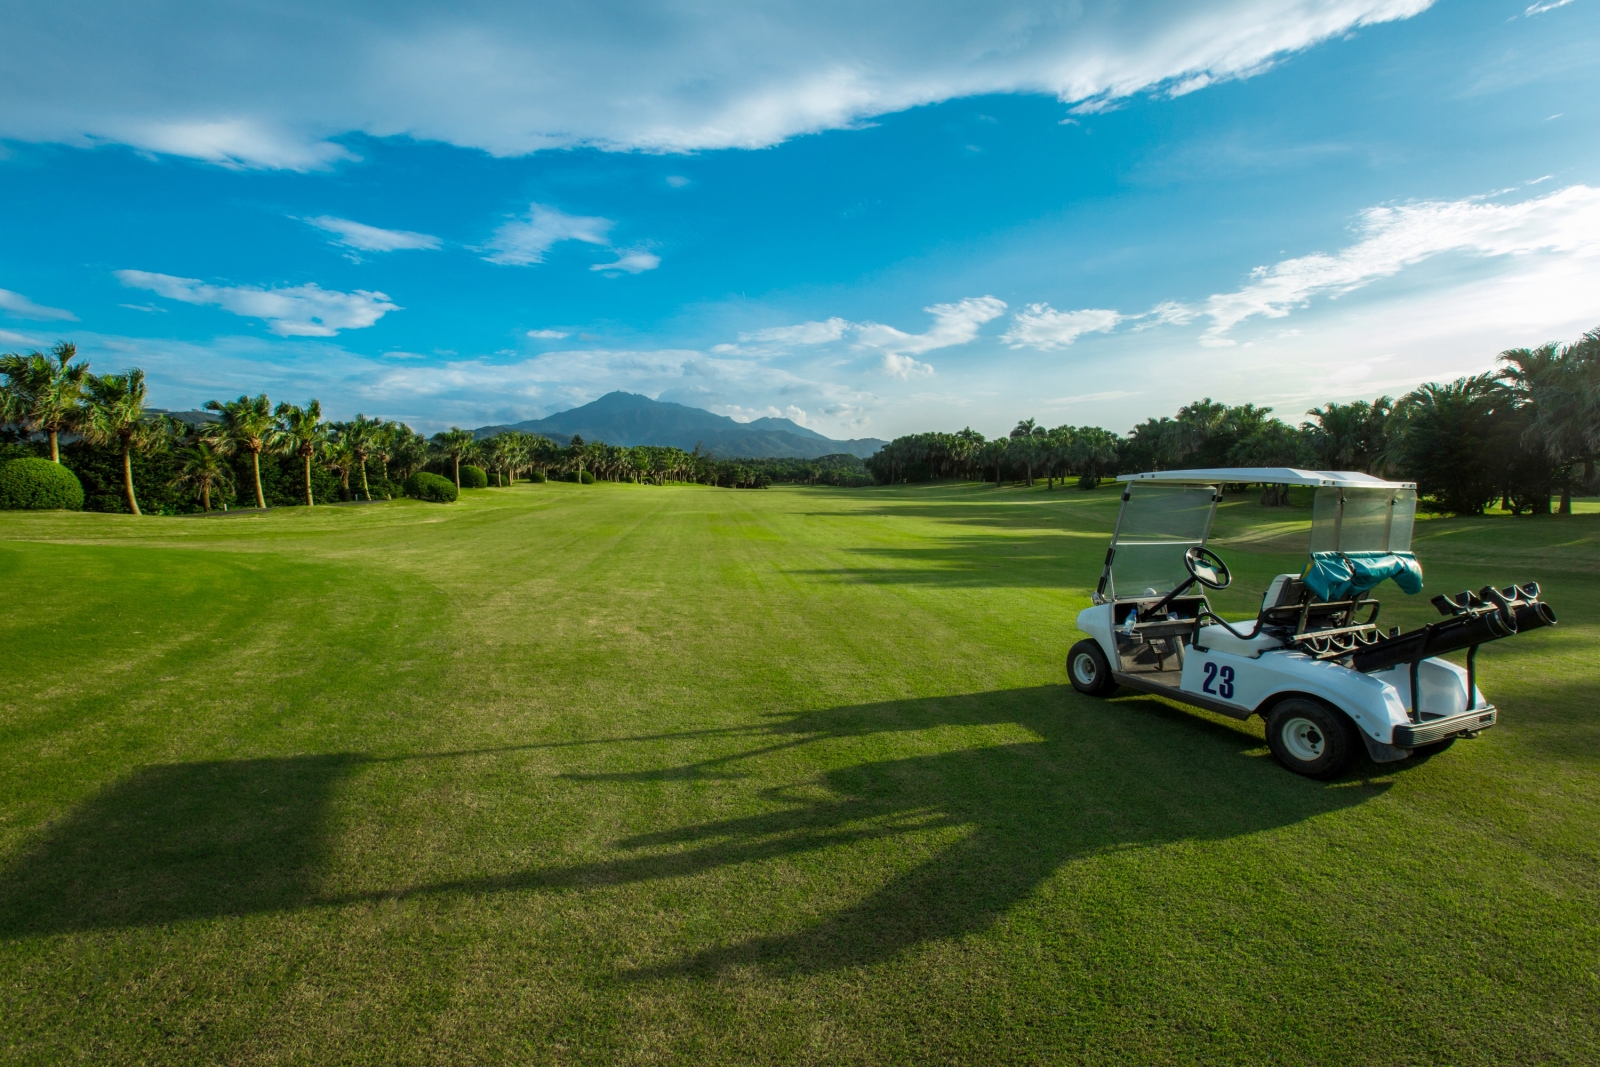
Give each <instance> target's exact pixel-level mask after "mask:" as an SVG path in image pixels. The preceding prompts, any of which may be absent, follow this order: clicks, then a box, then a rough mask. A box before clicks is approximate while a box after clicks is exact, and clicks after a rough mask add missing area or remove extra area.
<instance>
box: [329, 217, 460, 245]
mask: <svg viewBox="0 0 1600 1067" xmlns="http://www.w3.org/2000/svg"><path fill="white" fill-rule="evenodd" d="M305 221H306V222H308V223H310V224H311V225H313V226H315V227H316V228H317V229H319V230H323V231H325V232H327V233H331V234H333V235H334V236H335V237H336V238H337V240H335V241H334V242H333V243H334V244H336V245H342V246H343V247H345V248H354V249H356V250H358V251H361V252H402V251H405V250H407V249H413V248H420V249H434V248H438V247H439V238H437V237H434V236H433V235H432V234H426V233H413V232H412V231H410V230H384V229H380V228H379V227H377V226H368V225H367V224H366V223H364V222H354V221H352V220H350V219H340V218H335V217H333V216H332V215H318V216H316V217H315V218H309V219H306V220H305Z"/></svg>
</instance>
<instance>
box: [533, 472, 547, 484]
mask: <svg viewBox="0 0 1600 1067" xmlns="http://www.w3.org/2000/svg"><path fill="white" fill-rule="evenodd" d="M549 480H550V476H549V475H547V474H545V472H544V471H532V472H530V473H529V474H528V481H530V482H547V481H549Z"/></svg>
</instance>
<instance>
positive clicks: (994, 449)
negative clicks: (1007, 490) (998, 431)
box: [978, 437, 1011, 489]
mask: <svg viewBox="0 0 1600 1067" xmlns="http://www.w3.org/2000/svg"><path fill="white" fill-rule="evenodd" d="M1010 444H1011V441H1010V439H1009V438H1006V437H996V438H995V439H994V440H993V441H985V442H984V443H983V446H982V447H981V448H979V450H978V459H979V462H981V463H982V464H983V465H984V466H985V467H990V466H992V467H994V487H995V488H996V489H998V488H1000V464H1002V463H1004V462H1005V459H1006V450H1007V449H1008V448H1009V447H1010Z"/></svg>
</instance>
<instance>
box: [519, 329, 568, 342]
mask: <svg viewBox="0 0 1600 1067" xmlns="http://www.w3.org/2000/svg"><path fill="white" fill-rule="evenodd" d="M528 336H529V337H532V338H533V339H534V340H536V341H559V340H561V339H562V338H563V337H566V336H568V335H567V334H566V333H564V332H563V331H561V330H529V331H528Z"/></svg>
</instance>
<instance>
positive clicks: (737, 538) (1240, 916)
mask: <svg viewBox="0 0 1600 1067" xmlns="http://www.w3.org/2000/svg"><path fill="white" fill-rule="evenodd" d="M1116 499H1117V495H1116V490H1115V489H1114V488H1107V489H1102V490H1100V491H1096V492H1090V493H1085V492H1078V491H1076V490H1059V489H1058V490H1056V491H1054V492H1047V491H1045V490H1044V488H1043V487H1042V486H1041V487H1039V488H1038V489H1034V490H1023V489H1014V490H1013V489H1008V490H996V489H994V488H992V487H990V488H982V487H974V486H970V485H965V486H960V485H941V486H932V487H909V488H906V487H897V488H890V489H864V490H835V489H823V488H815V489H813V488H803V487H785V488H774V489H771V490H766V491H736V490H722V489H711V488H704V487H698V486H668V487H650V486H631V485H612V484H599V485H593V486H577V485H570V484H557V483H550V484H541V485H535V484H523V485H519V486H517V487H515V488H508V489H487V490H479V491H473V492H467V493H463V494H462V499H461V502H460V503H458V504H454V505H432V504H423V503H419V502H415V501H409V500H400V501H393V502H383V503H377V504H372V505H363V506H341V507H319V508H316V509H306V508H280V509H274V510H272V511H269V512H266V513H259V512H253V511H235V512H233V513H230V514H226V515H221V514H213V515H209V516H191V517H181V518H148V517H147V518H144V519H135V518H131V517H128V516H116V515H100V514H82V513H79V514H69V513H43V512H41V513H3V514H0V588H3V589H4V590H5V592H6V596H5V603H6V606H7V611H6V613H5V616H4V619H3V621H0V648H3V650H4V654H3V658H0V1062H4V1063H7V1064H11V1063H15V1064H46V1063H52V1064H53V1063H66V1062H74V1063H75V1062H94V1063H98V1064H122V1063H164V1064H165V1063H174V1064H176V1063H184V1064H187V1063H193V1064H222V1063H226V1064H255V1063H270V1064H333V1063H340V1064H344V1063H360V1064H399V1063H405V1064H432V1063H438V1064H480V1063H498V1062H515V1063H550V1064H568V1063H573V1064H576V1063H594V1064H636V1063H637V1064H654V1063H682V1064H706V1063H789V1062H795V1063H815V1064H843V1063H861V1064H875V1063H888V1062H928V1063H970V1064H995V1063H1076V1062H1083V1063H1140V1064H1154V1063H1198V1062H1216V1063H1264V1064H1266V1063H1270V1064H1278V1063H1284V1064H1350V1063H1384V1064H1430V1063H1450V1064H1466V1063H1482V1064H1507V1063H1573V1064H1580V1063H1594V1062H1596V1061H1600V829H1597V827H1600V774H1597V772H1600V727H1597V725H1596V724H1597V711H1596V706H1597V704H1600V671H1597V669H1596V653H1597V641H1600V610H1597V608H1596V603H1597V600H1600V514H1595V513H1584V514H1579V515H1575V516H1569V517H1553V516H1544V517H1539V518H1520V519H1511V518H1504V517H1500V518H1482V519H1431V520H1425V521H1419V523H1418V526H1417V534H1416V551H1417V554H1418V557H1419V558H1420V560H1421V561H1422V563H1423V565H1424V568H1425V570H1426V581H1427V587H1426V591H1425V592H1424V594H1423V595H1421V596H1417V597H1412V598H1405V597H1403V596H1402V595H1401V594H1400V593H1399V592H1398V590H1396V589H1395V588H1394V587H1393V585H1392V584H1386V585H1385V586H1383V587H1382V588H1380V589H1379V590H1378V591H1377V594H1376V595H1378V596H1380V597H1382V598H1383V600H1384V609H1385V610H1384V616H1383V619H1384V622H1385V623H1386V624H1397V625H1402V626H1405V625H1414V624H1419V623H1421V622H1424V621H1427V620H1428V619H1429V618H1431V617H1435V615H1434V612H1433V609H1432V608H1431V607H1430V606H1429V605H1428V603H1427V599H1426V598H1427V597H1428V596H1431V595H1433V594H1434V593H1439V592H1455V591H1456V590H1458V589H1462V588H1466V587H1469V586H1470V587H1472V588H1477V587H1478V586H1481V585H1483V584H1485V583H1488V582H1493V583H1495V584H1501V585H1503V584H1508V583H1510V582H1512V581H1528V580H1537V581H1539V582H1541V583H1542V584H1543V585H1544V588H1545V598H1546V599H1547V600H1548V601H1549V602H1550V603H1551V604H1552V605H1553V606H1554V608H1555V610H1556V611H1557V612H1558V613H1559V615H1560V619H1561V622H1560V625H1559V626H1558V627H1557V628H1555V629H1547V630H1540V631H1537V632H1535V633H1532V634H1529V635H1526V636H1523V637H1519V638H1515V639H1512V640H1507V641H1502V642H1499V643H1497V644H1492V645H1487V646H1485V647H1484V650H1483V652H1482V654H1481V656H1480V659H1479V667H1480V685H1481V686H1482V687H1483V689H1484V692H1485V693H1486V695H1487V696H1488V698H1489V699H1490V700H1492V701H1494V702H1495V703H1496V704H1497V705H1499V707H1500V709H1501V720H1500V722H1501V725H1500V726H1498V727H1496V728H1495V729H1493V730H1490V731H1488V732H1486V733H1485V734H1484V735H1483V736H1482V737H1480V738H1478V739H1476V740H1471V741H1462V742H1460V743H1458V744H1456V745H1455V746H1454V747H1453V748H1452V749H1450V750H1449V751H1447V752H1444V753H1441V754H1439V755H1437V756H1435V757H1434V758H1432V759H1429V760H1426V761H1416V762H1415V763H1412V762H1409V761H1408V762H1407V763H1402V764H1398V765H1383V766H1378V765H1374V764H1371V763H1368V762H1365V761H1363V762H1361V763H1360V764H1359V765H1358V767H1357V769H1356V771H1355V772H1354V773H1352V774H1351V775H1349V776H1347V777H1345V778H1343V779H1342V780H1339V781H1336V782H1333V783H1321V782H1315V781H1311V780H1307V779H1302V778H1299V777H1296V776H1294V775H1292V774H1289V773H1288V772H1286V771H1284V770H1283V769H1282V768H1280V767H1279V766H1278V765H1277V764H1276V763H1275V762H1274V761H1273V760H1272V758H1271V756H1270V755H1269V754H1268V752H1267V748H1266V745H1265V743H1264V741H1263V740H1262V732H1261V723H1260V720H1259V719H1253V720H1251V721H1250V722H1248V723H1238V722H1234V721H1232V720H1228V719H1224V718H1220V717H1214V716H1210V715H1208V714H1206V713H1203V712H1198V711H1194V710H1184V709H1180V708H1179V707H1178V706H1177V705H1173V704H1168V703H1164V702H1162V701H1160V700H1157V699H1155V698H1152V697H1144V696H1131V695H1124V696H1122V697H1119V698H1118V699H1115V700H1112V701H1109V702H1106V701H1096V700H1092V699H1090V698H1087V697H1083V696H1080V695H1078V694H1077V693H1075V692H1074V691H1073V690H1072V689H1071V687H1070V686H1068V685H1067V684H1066V677H1065V672H1064V670H1063V660H1064V657H1065V654H1066V650H1067V649H1068V647H1070V645H1071V644H1072V643H1073V642H1074V641H1076V640H1077V639H1078V638H1079V637H1080V636H1081V635H1079V634H1078V633H1077V631H1076V629H1075V628H1074V625H1073V623H1074V618H1075V616H1076V614H1077V612H1078V610H1079V609H1080V608H1082V607H1084V606H1086V605H1087V603H1088V594H1089V591H1090V589H1092V588H1093V585H1094V582H1095V580H1096V579H1097V578H1098V575H1099V567H1100V561H1101V560H1102V558H1103V556H1104V554H1105V546H1106V540H1107V536H1108V534H1109V531H1110V527H1111V523H1112V520H1113V518H1114V516H1115V507H1116ZM1308 520H1309V509H1307V508H1298V509H1284V508H1272V509H1263V508H1260V507H1259V506H1257V505H1256V504H1255V503H1254V497H1253V496H1248V497H1240V498H1237V499H1234V498H1230V500H1229V502H1228V503H1227V504H1225V505H1224V506H1223V508H1222V510H1221V511H1220V513H1219V516H1218V525H1217V537H1216V540H1215V541H1214V542H1213V546H1214V547H1215V548H1216V549H1217V550H1218V551H1219V552H1220V553H1221V554H1222V555H1223V557H1224V558H1225V559H1226V560H1227V561H1228V563H1229V564H1230V566H1232V568H1233V570H1234V572H1235V574H1236V580H1235V584H1234V587H1233V588H1231V589H1229V590H1228V591H1226V592H1224V593H1222V594H1218V595H1217V596H1216V597H1214V598H1213V603H1215V604H1217V605H1219V606H1220V607H1222V608H1224V609H1226V610H1228V611H1231V612H1234V613H1238V614H1243V615H1253V614H1254V604H1255V603H1256V602H1257V601H1258V599H1259V597H1260V593H1261V590H1262V589H1263V588H1264V587H1265V584H1266V582H1267V580H1268V579H1269V578H1270V576H1272V575H1273V574H1276V573H1278V572H1280V571H1284V570H1291V569H1292V570H1298V569H1299V567H1300V564H1301V562H1302V561H1303V552H1304V547H1305V546H1304V541H1303V537H1304V536H1305V534H1304V531H1305V528H1306V524H1307V522H1308ZM1297 535H1298V537H1299V538H1301V539H1302V540H1297V539H1296V538H1297Z"/></svg>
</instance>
